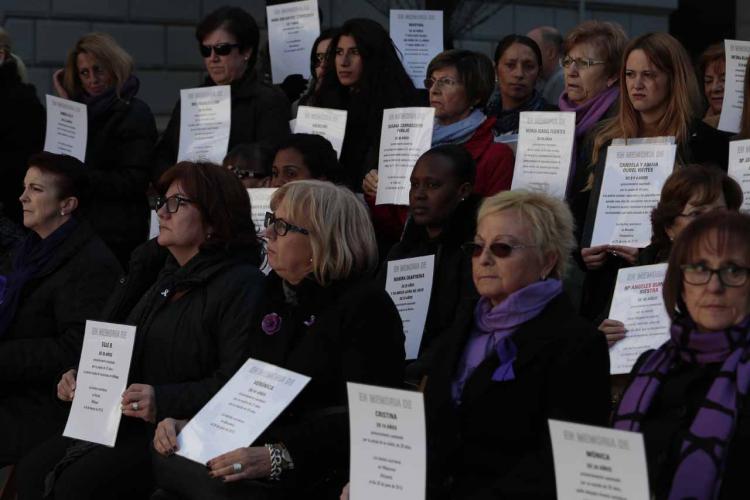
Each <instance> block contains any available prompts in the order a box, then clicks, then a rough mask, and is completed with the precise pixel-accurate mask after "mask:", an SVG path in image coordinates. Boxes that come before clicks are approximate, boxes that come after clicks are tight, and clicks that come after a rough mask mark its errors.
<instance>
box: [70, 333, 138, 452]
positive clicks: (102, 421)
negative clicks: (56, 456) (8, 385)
mask: <svg viewBox="0 0 750 500" xmlns="http://www.w3.org/2000/svg"><path fill="white" fill-rule="evenodd" d="M134 341H135V327H134V326H130V325H118V324H114V323H103V322H100V321H90V320H89V321H86V330H85V333H84V337H83V348H82V350H81V360H80V363H79V364H78V375H77V377H76V392H75V397H74V398H73V405H72V407H71V409H70V413H69V414H68V422H67V424H65V430H64V431H63V436H67V437H69V438H74V439H81V440H83V441H90V442H92V443H99V444H103V445H105V446H114V445H115V440H116V438H117V430H118V429H119V427H120V418H121V417H122V407H121V403H122V393H123V392H125V389H126V387H127V383H128V373H129V372H130V359H131V357H132V356H133V342H134Z"/></svg>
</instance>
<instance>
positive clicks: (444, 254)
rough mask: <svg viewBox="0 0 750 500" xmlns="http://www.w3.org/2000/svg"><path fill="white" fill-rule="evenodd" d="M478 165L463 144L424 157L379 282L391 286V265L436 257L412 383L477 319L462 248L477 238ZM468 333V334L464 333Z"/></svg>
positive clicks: (434, 150)
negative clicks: (445, 343) (444, 343)
mask: <svg viewBox="0 0 750 500" xmlns="http://www.w3.org/2000/svg"><path fill="white" fill-rule="evenodd" d="M473 184H474V161H473V160H472V159H471V156H470V155H469V153H468V152H467V151H466V150H465V149H464V148H462V147H461V146H458V145H453V144H447V145H444V146H437V147H434V148H432V149H430V150H429V151H427V152H426V153H424V154H423V155H422V156H421V157H420V158H419V160H418V161H417V164H416V165H415V166H414V170H412V173H411V189H410V190H409V211H410V213H411V215H410V217H409V220H408V221H407V223H406V228H405V229H404V234H403V235H402V236H401V241H399V242H398V243H396V245H395V246H394V247H393V248H392V249H391V251H390V252H389V253H388V257H387V259H386V262H385V263H383V265H382V266H381V268H380V273H379V275H378V281H379V282H380V283H382V284H385V280H386V275H387V271H388V267H387V266H388V262H389V261H392V260H398V259H408V258H411V257H421V256H423V255H434V256H435V267H434V273H433V279H432V292H431V295H430V306H429V309H428V310H427V321H426V323H425V327H424V333H423V335H422V342H421V345H420V348H419V356H418V358H417V359H416V360H415V361H414V362H412V363H410V364H409V365H407V367H406V379H407V380H409V381H412V382H416V383H418V382H419V381H420V379H421V378H422V377H423V376H424V375H426V374H427V372H428V371H429V368H430V366H431V365H432V364H433V362H434V356H435V352H436V350H437V347H438V345H439V342H438V341H439V340H440V339H442V338H443V337H446V336H450V335H451V332H452V331H455V330H456V325H458V326H457V329H458V330H459V331H461V332H462V331H463V325H464V324H465V323H466V318H468V317H471V315H472V314H473V311H474V304H475V303H476V301H477V292H476V289H475V288H474V282H473V281H472V280H471V259H470V257H468V256H466V255H465V254H464V252H462V251H461V245H462V244H463V243H465V242H466V241H469V240H470V239H471V238H473V237H474V232H475V230H476V226H475V221H476V215H477V209H478V208H479V201H480V198H479V197H478V196H477V195H473V194H471V191H472V185H473ZM461 334H462V333H461Z"/></svg>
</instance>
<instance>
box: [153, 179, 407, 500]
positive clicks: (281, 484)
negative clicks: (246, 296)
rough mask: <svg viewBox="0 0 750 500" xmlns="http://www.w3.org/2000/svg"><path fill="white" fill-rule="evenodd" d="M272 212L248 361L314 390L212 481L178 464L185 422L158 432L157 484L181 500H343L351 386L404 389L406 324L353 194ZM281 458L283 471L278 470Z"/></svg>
mask: <svg viewBox="0 0 750 500" xmlns="http://www.w3.org/2000/svg"><path fill="white" fill-rule="evenodd" d="M271 208H272V209H273V210H274V212H273V213H269V214H268V215H267V216H266V225H267V228H266V233H265V234H266V237H267V238H268V261H269V264H270V265H271V268H272V269H273V271H272V272H271V274H269V275H268V277H267V279H266V284H267V289H266V293H265V298H264V301H263V303H262V306H261V307H260V308H259V309H258V313H257V314H256V315H255V316H254V318H253V320H252V323H251V329H252V333H251V337H252V338H251V342H250V351H249V353H250V356H251V357H253V358H255V359H259V360H262V361H265V362H268V363H272V364H275V365H277V366H281V367H283V368H287V369H289V370H292V371H295V372H297V373H302V374H305V375H308V376H310V377H312V380H310V382H309V383H308V384H307V386H306V387H305V388H304V389H303V391H302V392H301V393H300V394H299V396H297V398H296V399H295V400H294V401H293V402H292V404H291V405H290V406H289V407H288V408H287V409H286V410H285V411H284V412H283V413H282V414H281V415H280V416H279V418H277V419H276V421H275V422H274V423H273V424H271V426H270V427H269V428H268V429H266V431H265V432H264V433H263V435H261V437H259V438H258V440H257V441H256V442H255V443H253V444H252V445H251V446H249V447H247V448H238V449H237V450H234V451H231V452H229V453H226V454H224V455H221V456H219V457H216V458H214V459H212V460H210V461H209V462H208V464H207V466H208V470H206V466H204V465H202V464H197V463H194V462H190V461H188V460H186V459H183V458H181V457H177V456H169V455H170V454H171V453H172V452H174V451H175V450H176V446H177V442H176V438H175V436H176V434H177V433H178V432H179V430H180V429H181V428H182V427H183V426H184V425H185V423H186V422H187V421H186V420H182V421H180V420H175V419H166V420H164V421H162V422H160V423H159V426H158V429H157V432H156V436H155V437H154V447H155V448H156V451H157V452H159V454H160V455H161V456H157V458H156V459H155V473H156V476H157V482H158V483H159V486H160V487H161V488H163V489H164V490H166V491H167V492H171V493H172V494H173V495H178V497H179V498H190V499H201V500H209V499H224V498H267V499H271V498H329V497H331V496H333V495H334V494H337V493H338V492H339V491H341V487H342V486H343V484H344V483H345V482H346V477H347V476H348V472H349V471H348V460H347V457H348V452H349V449H348V422H347V410H346V404H347V396H346V382H360V383H365V384H374V385H384V386H399V385H400V384H401V382H402V377H403V363H404V336H403V332H402V329H401V319H400V318H399V315H398V311H397V310H396V307H395V306H394V305H393V302H392V301H391V299H390V297H389V296H388V294H387V293H386V292H385V291H384V290H383V289H382V288H381V287H380V286H378V285H377V283H375V282H374V281H373V280H372V279H371V275H372V274H371V273H372V271H373V270H374V269H375V266H376V265H377V254H376V246H375V236H374V234H373V230H372V224H371V223H370V220H369V216H368V214H367V209H366V208H365V206H364V205H363V204H362V202H360V201H359V200H358V199H357V198H356V196H355V195H354V194H353V193H351V192H350V191H349V190H348V189H346V188H343V187H339V186H334V185H333V184H330V183H328V182H320V181H299V182H292V183H289V184H286V185H284V186H282V187H281V188H279V190H278V191H276V192H275V193H274V195H273V198H272V199H271ZM183 418H184V417H183ZM276 457H280V465H278V464H275V465H273V466H272V465H271V458H274V459H275V458H276ZM323 457H325V458H324V459H323ZM269 478H270V479H278V480H279V481H267V480H268V479H269ZM162 498H164V497H162Z"/></svg>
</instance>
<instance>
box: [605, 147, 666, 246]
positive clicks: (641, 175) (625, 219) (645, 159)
mask: <svg viewBox="0 0 750 500" xmlns="http://www.w3.org/2000/svg"><path fill="white" fill-rule="evenodd" d="M676 152H677V146H675V145H674V144H638V145H632V146H631V145H628V146H610V147H609V148H607V161H606V164H605V166H604V177H603V179H602V188H601V192H600V194H599V200H598V205H597V210H596V219H595V221H594V230H593V235H592V237H591V246H596V245H627V246H631V247H637V248H644V247H646V246H648V245H649V243H651V210H653V209H654V207H656V205H657V204H658V203H659V198H660V197H661V188H662V186H663V185H664V182H665V181H666V180H667V177H669V175H670V174H671V173H672V170H674V159H675V153H676ZM593 201H594V200H592V202H593Z"/></svg>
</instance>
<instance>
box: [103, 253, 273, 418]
mask: <svg viewBox="0 0 750 500" xmlns="http://www.w3.org/2000/svg"><path fill="white" fill-rule="evenodd" d="M262 278H263V275H262V273H261V272H260V271H259V270H258V267H257V263H255V262H254V261H253V259H252V258H251V257H250V252H248V251H241V250H237V251H236V252H231V253H230V252H226V251H221V250H214V251H208V252H207V251H201V252H200V253H199V254H198V255H196V256H195V257H193V258H192V259H191V260H190V261H189V262H188V263H186V264H185V265H184V266H183V267H179V266H178V264H177V262H176V261H175V260H174V257H172V256H171V255H170V254H168V252H166V251H165V250H163V249H161V248H160V247H158V245H157V244H156V240H155V239H154V240H151V241H149V242H147V243H145V244H143V245H142V246H141V247H139V248H137V249H136V250H135V251H134V252H133V257H132V259H131V262H130V273H129V274H128V276H127V277H125V278H123V279H121V280H120V283H119V285H118V286H117V288H116V289H115V292H114V293H113V295H112V297H111V298H110V300H109V302H108V305H107V307H106V308H105V311H106V312H105V317H106V318H107V321H111V322H119V323H126V324H131V325H135V326H136V328H137V330H136V342H135V347H134V350H133V359H132V361H131V369H130V376H129V379H130V383H142V384H149V385H152V386H154V390H155V393H156V408H157V421H159V420H161V419H163V418H165V417H173V418H190V417H192V416H193V415H195V414H196V413H197V412H198V410H200V409H201V408H202V407H203V405H205V404H206V403H207V402H208V400H209V399H210V398H211V397H212V396H213V395H214V394H215V393H216V392H217V391H218V390H219V389H221V387H222V386H223V385H224V384H225V383H226V381H227V380H229V378H230V377H231V376H232V375H234V373H235V372H236V371H237V370H238V369H239V367H240V366H241V365H242V363H243V362H244V361H245V354H246V353H247V343H248V339H249V337H248V334H249V328H248V323H249V319H250V317H251V315H252V313H253V311H254V308H255V305H256V303H257V301H258V299H259V298H260V296H261V293H262V288H263V287H262Z"/></svg>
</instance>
